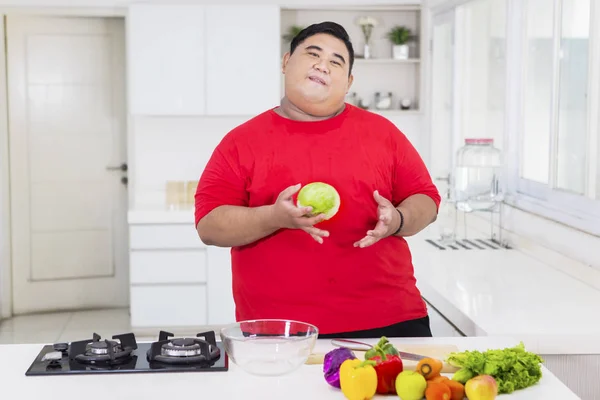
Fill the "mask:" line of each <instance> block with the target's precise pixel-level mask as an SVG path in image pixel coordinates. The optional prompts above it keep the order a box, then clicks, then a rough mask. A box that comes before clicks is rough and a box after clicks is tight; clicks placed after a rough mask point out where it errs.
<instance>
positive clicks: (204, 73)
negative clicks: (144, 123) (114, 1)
mask: <svg viewBox="0 0 600 400" xmlns="http://www.w3.org/2000/svg"><path fill="white" fill-rule="evenodd" d="M279 21H280V9H279V6H277V5H252V6H239V5H235V6H227V5H210V6H203V5H181V4H177V5H168V4H133V5H131V6H130V8H129V12H128V16H127V36H128V37H127V63H128V81H129V87H128V92H129V111H130V113H131V114H133V115H172V116H186V115H220V116H224V115H256V114H258V113H260V112H263V111H265V110H267V109H268V108H271V107H274V106H276V105H277V104H278V103H279V96H280V82H281V81H280V79H281V78H280V75H281V55H280V49H281V47H280V46H281V45H280V43H281V39H280V37H281V32H280V22H279Z"/></svg>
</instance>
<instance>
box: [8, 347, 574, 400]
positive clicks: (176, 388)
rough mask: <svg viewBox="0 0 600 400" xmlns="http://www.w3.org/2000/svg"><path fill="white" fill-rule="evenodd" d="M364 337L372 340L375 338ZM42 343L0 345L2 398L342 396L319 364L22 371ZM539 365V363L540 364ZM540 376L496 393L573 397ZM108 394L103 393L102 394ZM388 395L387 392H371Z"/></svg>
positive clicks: (527, 399) (529, 399)
mask: <svg viewBox="0 0 600 400" xmlns="http://www.w3.org/2000/svg"><path fill="white" fill-rule="evenodd" d="M391 341H392V343H411V344H450V345H451V344H454V345H456V346H457V347H458V348H459V349H460V350H461V351H462V350H474V349H478V350H486V349H487V348H504V347H509V346H513V345H515V344H517V341H516V340H513V339H509V338H492V337H485V338H484V337H478V338H457V337H452V338H420V339H392V340H391ZM367 342H371V343H375V342H376V339H373V340H368V341H367ZM41 347H42V346H41V345H34V344H21V345H0V359H1V360H5V361H6V360H10V361H9V362H3V363H2V364H1V365H0V376H1V377H2V389H3V393H2V394H3V398H7V399H36V398H41V397H42V396H44V398H48V399H61V400H81V399H82V398H85V399H87V400H95V399H98V400H105V399H107V398H110V399H115V400H116V399H122V400H131V399H144V400H154V399H156V400H164V399H226V400H235V399H243V400H247V399H261V400H266V399H273V400H275V399H277V400H281V399H286V400H295V399H298V400H306V399H311V400H320V399H323V400H325V399H332V400H334V399H339V400H343V399H344V396H343V395H342V393H341V392H340V391H339V390H338V389H335V388H332V387H330V386H329V385H328V384H327V383H326V382H325V380H324V378H323V373H322V366H321V365H303V366H302V367H301V368H300V369H299V370H297V371H296V372H294V373H293V374H290V375H288V376H285V377H279V378H266V377H255V376H252V375H249V374H247V373H246V372H244V371H242V370H240V369H239V368H236V365H235V364H233V362H230V363H229V371H227V372H208V373H194V372H185V373H139V374H96V375H91V374H90V375H64V376H53V377H50V376H25V371H26V370H27V368H29V365H30V364H31V362H32V361H33V360H34V358H35V357H36V356H37V354H38V353H39V351H40V349H41ZM331 348H332V347H331V344H330V341H329V340H319V341H318V342H317V346H316V348H315V352H326V351H328V350H330V349H331ZM542 368H543V367H542ZM542 373H543V377H542V379H541V381H540V382H539V383H538V384H537V385H536V386H533V387H530V388H527V389H523V390H520V391H517V392H514V393H512V394H510V395H503V396H500V397H499V398H501V399H507V400H509V399H511V400H512V399H515V400H518V399H523V400H535V399H561V400H569V399H577V398H578V397H577V396H576V395H575V394H573V393H572V392H571V391H570V390H569V389H568V388H567V387H566V386H565V385H564V384H562V383H561V382H560V381H559V380H558V379H557V378H556V377H555V376H554V375H552V374H551V373H550V372H549V371H548V370H546V369H545V368H543V370H542ZM107 396H108V397H107ZM375 398H377V399H379V398H380V399H386V398H387V399H390V398H391V397H390V396H376V397H375Z"/></svg>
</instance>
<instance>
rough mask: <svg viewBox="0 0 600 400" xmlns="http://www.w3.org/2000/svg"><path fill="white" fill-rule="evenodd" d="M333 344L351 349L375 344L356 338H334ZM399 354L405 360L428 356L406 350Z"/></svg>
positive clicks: (365, 348)
mask: <svg viewBox="0 0 600 400" xmlns="http://www.w3.org/2000/svg"><path fill="white" fill-rule="evenodd" d="M331 344H332V345H333V346H335V347H345V348H347V349H349V350H353V351H368V350H370V349H371V348H373V346H371V345H370V344H368V343H363V342H358V341H356V340H348V339H333V340H332V341H331ZM399 353H400V354H399V355H400V358H402V359H403V360H413V361H420V360H422V359H424V358H427V356H423V355H420V354H414V353H407V352H404V351H399Z"/></svg>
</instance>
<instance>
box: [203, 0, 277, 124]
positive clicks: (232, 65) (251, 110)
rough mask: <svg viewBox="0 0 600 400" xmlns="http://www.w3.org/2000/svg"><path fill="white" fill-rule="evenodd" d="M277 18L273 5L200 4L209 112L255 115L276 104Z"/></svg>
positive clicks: (207, 107)
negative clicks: (203, 17)
mask: <svg viewBox="0 0 600 400" xmlns="http://www.w3.org/2000/svg"><path fill="white" fill-rule="evenodd" d="M279 21H280V11H279V6H276V5H252V6H238V5H235V6H233V5H232V6H227V5H220V6H207V7H206V37H207V39H206V110H207V113H208V114H209V115H256V114H259V113H261V112H263V111H265V110H267V109H269V108H271V107H274V106H276V105H278V104H279V95H280V83H281V78H280V75H281V54H280V52H281V39H280V36H281V32H280V30H281V28H280V23H279Z"/></svg>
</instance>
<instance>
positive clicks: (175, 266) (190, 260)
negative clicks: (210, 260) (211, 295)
mask: <svg viewBox="0 0 600 400" xmlns="http://www.w3.org/2000/svg"><path fill="white" fill-rule="evenodd" d="M129 270H130V282H131V283H132V284H143V283H206V270H207V267H206V250H205V249H198V250H135V251H132V252H131V256H130V258H129Z"/></svg>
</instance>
